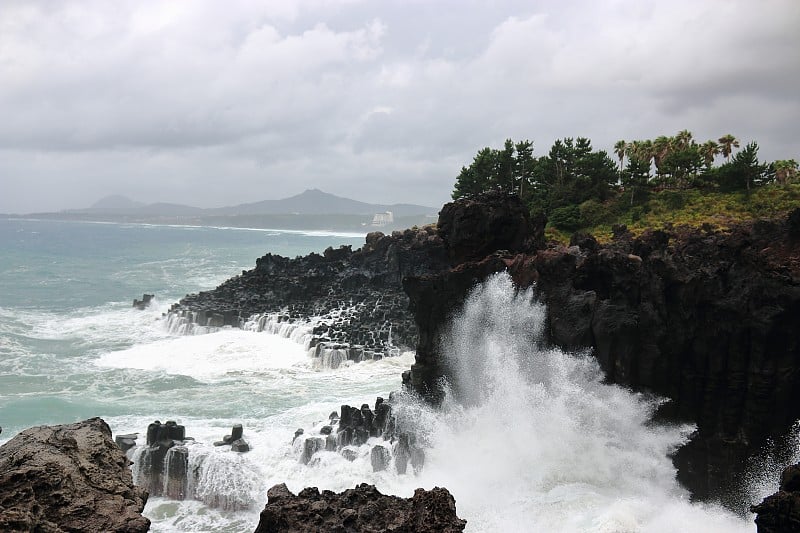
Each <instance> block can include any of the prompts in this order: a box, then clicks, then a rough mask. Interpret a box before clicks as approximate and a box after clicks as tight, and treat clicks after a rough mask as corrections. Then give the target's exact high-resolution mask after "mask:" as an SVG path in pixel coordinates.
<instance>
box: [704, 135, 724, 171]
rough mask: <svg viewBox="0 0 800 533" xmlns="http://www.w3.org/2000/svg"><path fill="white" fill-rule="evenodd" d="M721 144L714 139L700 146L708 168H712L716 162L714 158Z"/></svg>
mask: <svg viewBox="0 0 800 533" xmlns="http://www.w3.org/2000/svg"><path fill="white" fill-rule="evenodd" d="M719 150H720V147H719V144H717V143H716V142H714V141H706V142H704V143H703V144H702V145H701V146H700V153H701V154H703V162H704V163H705V164H706V170H707V171H709V170H711V165H713V164H714V158H715V157H716V156H717V154H719Z"/></svg>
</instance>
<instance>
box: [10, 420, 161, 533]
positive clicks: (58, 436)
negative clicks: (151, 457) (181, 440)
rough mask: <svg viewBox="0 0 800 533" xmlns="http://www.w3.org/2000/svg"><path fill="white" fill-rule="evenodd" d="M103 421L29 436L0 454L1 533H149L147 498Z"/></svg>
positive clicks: (27, 433)
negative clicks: (102, 532) (136, 484)
mask: <svg viewBox="0 0 800 533" xmlns="http://www.w3.org/2000/svg"><path fill="white" fill-rule="evenodd" d="M129 464H130V463H129V461H128V459H127V458H126V457H125V454H124V453H123V452H122V451H121V450H120V449H119V447H118V446H117V445H116V444H114V441H113V440H111V429H109V427H108V425H107V424H106V423H105V422H104V421H103V420H101V419H99V418H92V419H90V420H86V421H84V422H78V423H75V424H67V425H62V426H40V427H34V428H31V429H27V430H25V431H23V432H22V433H20V434H18V435H17V436H15V437H14V438H13V439H11V440H10V441H8V442H7V443H6V444H4V445H3V446H2V447H0V531H9V532H11V531H42V532H48V533H58V532H62V531H63V532H67V531H114V532H125V533H136V532H140V531H142V532H143V531H147V530H148V529H149V527H150V521H149V520H148V519H147V518H144V517H143V516H142V515H141V512H142V509H144V505H145V502H146V501H147V492H145V491H144V490H143V489H141V488H138V487H135V486H134V485H133V480H132V479H131V472H130V468H128V465H129Z"/></svg>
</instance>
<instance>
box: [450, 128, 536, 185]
mask: <svg viewBox="0 0 800 533" xmlns="http://www.w3.org/2000/svg"><path fill="white" fill-rule="evenodd" d="M534 167H535V162H534V159H533V143H532V142H531V141H528V140H525V141H522V142H519V143H516V144H515V143H514V141H512V140H511V139H506V141H505V143H504V145H503V148H502V149H501V150H496V149H492V148H489V147H488V146H487V147H486V148H482V149H481V150H479V151H478V153H477V154H476V155H475V157H474V158H473V160H472V163H471V164H470V166H469V167H462V168H461V172H460V173H459V175H458V176H457V177H456V184H455V187H454V188H453V194H452V197H453V199H454V200H455V199H458V198H461V197H464V196H474V195H476V194H478V193H481V192H483V191H487V190H490V189H494V190H500V191H505V192H507V193H516V194H520V195H522V194H523V192H524V189H525V188H526V185H525V182H526V181H527V182H529V181H530V175H531V173H532V171H533V168H534Z"/></svg>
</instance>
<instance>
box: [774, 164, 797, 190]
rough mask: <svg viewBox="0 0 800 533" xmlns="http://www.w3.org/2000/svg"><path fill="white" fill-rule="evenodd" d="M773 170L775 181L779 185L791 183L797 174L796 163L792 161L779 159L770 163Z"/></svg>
mask: <svg viewBox="0 0 800 533" xmlns="http://www.w3.org/2000/svg"><path fill="white" fill-rule="evenodd" d="M772 168H774V169H775V180H776V181H777V182H778V183H780V184H781V185H785V184H786V183H788V182H790V181H792V180H793V179H794V178H795V177H796V176H797V174H798V168H797V161H795V160H794V159H779V160H777V161H775V162H774V163H772Z"/></svg>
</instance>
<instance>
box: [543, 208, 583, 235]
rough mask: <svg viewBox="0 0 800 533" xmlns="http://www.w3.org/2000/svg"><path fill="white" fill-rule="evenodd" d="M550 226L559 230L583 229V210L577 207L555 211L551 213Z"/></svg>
mask: <svg viewBox="0 0 800 533" xmlns="http://www.w3.org/2000/svg"><path fill="white" fill-rule="evenodd" d="M550 224H552V225H553V226H554V227H556V228H558V229H563V230H568V231H572V230H576V229H578V228H579V227H581V210H580V209H579V208H578V206H577V205H567V206H564V207H559V208H557V209H553V212H552V213H550Z"/></svg>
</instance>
